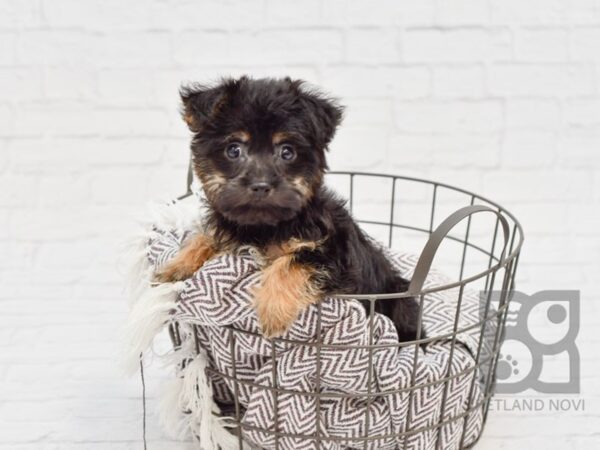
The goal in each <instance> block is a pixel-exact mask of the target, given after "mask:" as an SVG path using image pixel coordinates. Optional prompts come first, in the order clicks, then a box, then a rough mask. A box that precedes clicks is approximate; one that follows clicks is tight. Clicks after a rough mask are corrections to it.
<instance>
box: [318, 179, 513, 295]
mask: <svg viewBox="0 0 600 450" xmlns="http://www.w3.org/2000/svg"><path fill="white" fill-rule="evenodd" d="M326 175H349V176H350V177H354V176H364V177H378V178H389V179H396V180H406V181H415V182H419V183H426V184H430V185H433V186H441V187H443V188H446V189H450V190H453V191H457V192H460V193H463V194H466V195H470V196H471V197H472V198H473V199H478V200H480V201H483V202H486V203H488V204H489V205H491V206H494V207H495V208H497V209H498V212H499V213H500V214H505V215H506V216H508V217H509V218H510V219H511V221H512V222H513V227H514V228H516V230H518V233H513V237H512V239H513V240H514V237H515V235H516V234H518V235H519V237H518V239H519V240H518V242H517V243H516V245H514V242H513V245H514V247H513V248H512V249H511V251H510V253H509V254H508V255H507V256H505V257H504V259H503V260H502V261H498V262H497V263H496V264H494V265H492V266H490V268H488V269H487V270H484V271H482V272H479V273H477V274H475V275H472V276H470V277H468V278H465V279H463V280H460V281H456V282H452V283H447V284H443V285H440V286H435V287H432V288H427V289H422V290H421V291H419V292H416V293H415V292H411V293H408V292H392V293H386V294H331V295H328V297H329V298H332V299H345V300H350V299H355V300H369V301H376V300H392V299H393V300H399V299H402V298H408V297H413V296H422V295H426V294H431V293H434V292H440V291H445V290H449V289H454V288H455V287H458V286H461V285H467V284H469V283H471V282H473V281H476V280H478V279H480V278H483V277H485V276H487V275H489V274H490V273H493V272H497V271H499V270H500V269H501V268H502V267H505V268H506V267H508V265H509V264H510V263H511V262H512V261H513V260H514V259H515V258H516V257H517V256H518V255H519V253H520V251H521V247H522V245H523V241H524V235H523V228H522V226H521V223H520V222H519V221H518V220H517V218H516V217H515V216H514V215H513V214H512V213H511V212H509V211H508V210H506V209H505V208H504V207H502V206H501V205H499V204H498V203H497V202H494V201H492V200H489V199H488V198H486V197H483V196H481V195H479V194H475V193H474V192H470V191H467V190H466V189H462V188H459V187H456V186H453V185H450V184H447V183H441V182H438V181H433V180H429V179H425V178H417V177H411V176H405V175H393V174H386V173H377V172H361V171H347V170H332V171H328V172H326ZM417 231H418V230H417Z"/></svg>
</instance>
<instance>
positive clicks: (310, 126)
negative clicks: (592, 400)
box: [157, 77, 418, 341]
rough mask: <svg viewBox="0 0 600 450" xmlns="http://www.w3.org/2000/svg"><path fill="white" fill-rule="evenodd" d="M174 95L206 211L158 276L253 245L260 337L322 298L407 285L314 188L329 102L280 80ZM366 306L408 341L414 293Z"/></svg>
mask: <svg viewBox="0 0 600 450" xmlns="http://www.w3.org/2000/svg"><path fill="white" fill-rule="evenodd" d="M182 99H183V105H184V119H185V121H186V122H187V124H188V125H189V127H190V130H191V131H192V132H193V133H194V136H193V139H192V144H191V148H192V155H193V165H194V170H195V173H196V174H197V176H198V178H199V179H200V180H201V182H202V185H203V188H204V192H205V194H206V198H207V202H208V207H209V213H208V217H207V218H206V229H205V231H204V232H203V233H202V234H197V235H195V236H192V237H191V238H190V239H189V241H188V242H187V243H186V245H185V247H184V248H183V249H182V251H181V252H180V253H179V255H178V256H177V257H175V258H174V259H173V260H172V261H171V262H170V263H169V264H168V265H167V266H166V267H165V268H164V269H163V270H162V271H161V272H160V273H158V274H157V278H158V279H159V280H161V281H174V280H182V279H185V278H188V277H189V276H191V275H192V274H193V273H194V272H195V271H196V270H197V269H198V268H200V267H201V266H202V264H204V262H205V261H206V260H207V259H209V258H211V257H212V256H214V255H215V254H216V253H219V252H223V251H230V250H231V249H234V248H236V247H238V246H241V245H253V246H256V247H258V248H259V249H261V250H262V251H263V253H264V254H265V256H266V259H267V265H266V266H265V268H264V269H263V273H262V283H261V285H260V287H259V288H258V289H257V291H256V293H255V307H256V311H257V314H258V319H259V321H260V324H261V328H262V332H263V334H264V335H265V336H267V337H273V336H278V335H281V334H282V333H284V332H285V331H286V330H287V329H288V327H289V326H290V325H291V323H292V322H293V321H294V319H296V317H297V316H298V314H299V313H300V312H301V311H302V309H303V308H305V307H306V306H307V305H309V304H312V303H315V302H318V301H319V300H320V299H321V298H322V297H323V296H325V295H328V294H334V293H348V294H366V293H371V294H372V293H392V292H402V291H405V290H406V289H407V287H408V282H407V281H406V280H405V279H403V278H401V277H400V276H399V275H398V273H397V272H396V271H395V270H394V268H393V267H392V266H391V265H390V263H389V262H388V261H387V259H386V258H385V256H384V255H383V253H382V252H381V251H380V250H379V249H378V248H376V247H375V246H374V245H373V244H372V243H371V242H370V241H369V240H368V239H367V238H366V237H365V235H364V234H363V232H362V231H361V230H360V229H359V227H358V226H357V225H356V223H355V222H354V221H353V220H352V217H351V216H350V214H349V212H348V211H347V210H346V208H345V206H344V202H343V201H342V200H340V199H339V198H337V197H336V196H335V195H334V194H333V193H332V192H331V191H329V190H328V189H327V188H325V187H324V186H323V183H322V182H323V175H324V173H325V170H326V169H327V163H326V160H325V150H326V149H327V146H328V144H329V142H330V141H331V139H332V137H333V135H334V133H335V131H336V128H337V126H338V125H339V123H340V121H341V119H342V108H341V107H340V106H338V105H337V104H336V103H335V102H333V101H332V100H330V99H327V98H325V97H324V96H323V95H321V94H319V93H318V92H315V91H312V90H308V89H306V88H304V86H303V84H302V82H301V81H295V80H291V79H289V78H285V79H277V80H276V79H250V78H247V77H242V78H240V79H227V80H224V81H223V82H222V83H221V84H219V85H215V86H212V87H203V86H191V87H188V88H185V89H183V90H182ZM376 310H377V311H378V312H381V313H383V314H385V315H387V316H389V317H390V318H391V319H392V320H393V322H394V324H395V326H396V328H397V330H398V335H399V338H400V340H401V341H407V340H413V339H415V338H416V329H417V317H418V305H417V303H416V301H415V300H414V299H412V298H411V299H403V300H400V301H395V300H388V301H378V302H377V307H376Z"/></svg>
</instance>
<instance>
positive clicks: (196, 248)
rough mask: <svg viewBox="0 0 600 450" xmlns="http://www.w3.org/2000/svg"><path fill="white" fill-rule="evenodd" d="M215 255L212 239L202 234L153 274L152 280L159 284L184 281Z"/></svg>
mask: <svg viewBox="0 0 600 450" xmlns="http://www.w3.org/2000/svg"><path fill="white" fill-rule="evenodd" d="M215 253H216V251H215V249H214V247H213V242H212V239H210V238H209V237H208V236H206V235H203V234H198V235H196V236H193V237H192V238H191V239H190V240H189V241H188V242H187V243H186V245H185V247H183V248H182V249H181V250H180V252H179V253H178V254H177V255H176V256H175V257H174V258H173V259H172V260H171V261H169V262H168V263H167V264H166V265H165V267H163V268H161V269H159V270H158V271H157V272H156V273H155V274H154V279H155V280H156V281H159V282H161V283H170V282H174V281H182V280H186V279H188V278H190V277H191V276H192V275H194V274H195V273H196V271H197V270H198V269H200V267H202V266H203V265H204V263H205V262H206V261H208V260H209V259H210V258H212V257H213V256H214V255H215Z"/></svg>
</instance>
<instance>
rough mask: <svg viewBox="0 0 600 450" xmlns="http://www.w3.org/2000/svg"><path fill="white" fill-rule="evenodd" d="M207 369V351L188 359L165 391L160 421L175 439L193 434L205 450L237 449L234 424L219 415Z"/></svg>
mask: <svg viewBox="0 0 600 450" xmlns="http://www.w3.org/2000/svg"><path fill="white" fill-rule="evenodd" d="M206 368H207V358H206V355H205V354H204V352H201V353H200V354H198V355H195V356H194V358H193V359H190V360H188V362H187V364H186V366H185V368H184V369H183V370H182V371H181V374H180V377H179V378H177V379H175V380H173V381H171V382H170V383H169V384H168V386H167V387H166V389H165V390H164V391H163V394H162V396H161V402H160V410H159V420H160V422H161V424H162V426H163V428H164V429H166V430H169V431H170V434H171V436H172V437H173V438H176V439H184V438H187V437H191V438H192V439H194V440H195V441H196V442H198V444H199V445H200V448H202V449H204V450H218V449H222V450H234V449H236V448H238V441H237V437H236V436H235V435H233V434H232V433H231V432H230V431H229V430H228V429H227V428H228V427H231V426H232V424H231V423H229V421H228V420H227V418H223V417H220V410H219V407H218V406H217V405H216V404H215V403H214V401H213V394H212V388H211V386H210V382H209V380H208V379H207V377H206ZM184 411H185V413H184Z"/></svg>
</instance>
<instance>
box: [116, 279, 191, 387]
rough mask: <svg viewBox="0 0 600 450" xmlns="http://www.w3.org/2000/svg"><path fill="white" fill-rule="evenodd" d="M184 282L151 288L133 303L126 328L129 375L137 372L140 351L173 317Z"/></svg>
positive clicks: (142, 350)
mask: <svg viewBox="0 0 600 450" xmlns="http://www.w3.org/2000/svg"><path fill="white" fill-rule="evenodd" d="M183 285H184V283H183V282H181V281H180V282H178V283H166V284H161V285H158V286H155V287H148V288H146V290H145V291H144V292H143V293H142V294H141V296H140V298H139V300H138V301H137V302H135V303H134V304H133V305H132V307H131V310H130V312H129V318H128V320H127V326H126V328H125V342H126V350H125V354H124V355H123V362H122V364H123V368H124V370H125V372H126V373H127V374H130V375H131V374H134V373H135V372H136V371H137V369H138V365H139V358H140V354H143V353H144V352H145V351H146V350H147V349H148V348H149V347H150V345H151V344H152V341H153V340H154V338H155V336H156V335H157V334H158V333H160V332H161V330H162V329H163V328H164V327H165V325H166V324H167V323H168V322H169V321H170V320H171V313H172V311H173V310H174V309H175V308H176V307H177V304H176V300H177V296H178V295H179V292H180V291H181V290H182V289H183Z"/></svg>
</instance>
